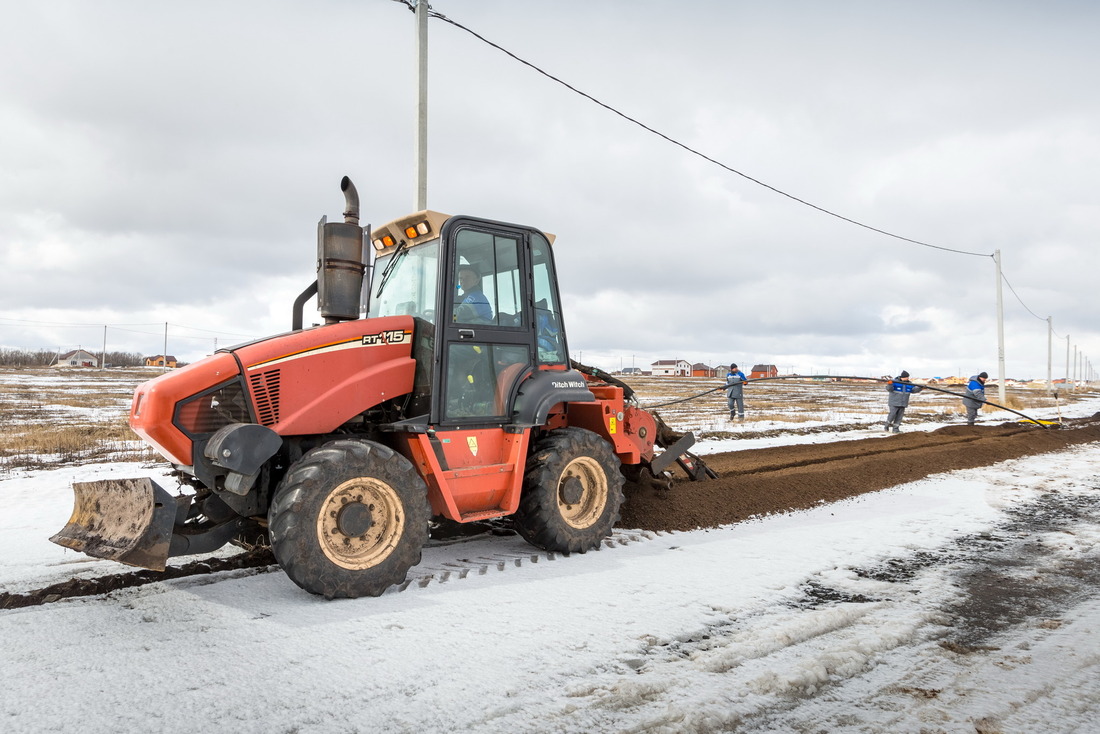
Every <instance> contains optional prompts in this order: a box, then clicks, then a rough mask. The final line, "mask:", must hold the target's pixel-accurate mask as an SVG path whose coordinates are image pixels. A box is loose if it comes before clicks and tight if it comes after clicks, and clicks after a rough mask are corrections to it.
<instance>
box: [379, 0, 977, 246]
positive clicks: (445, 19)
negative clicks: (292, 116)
mask: <svg viewBox="0 0 1100 734" xmlns="http://www.w3.org/2000/svg"><path fill="white" fill-rule="evenodd" d="M423 1H424V0H421V2H423ZM394 2H399V3H402V4H403V5H407V6H408V7H410V8H412V7H413V6H412V4H411V3H409V2H406V0H394ZM428 17H430V18H438V19H439V20H442V21H443V22H445V23H449V24H451V25H453V26H454V27H455V28H459V29H461V30H463V31H466V32H467V33H469V34H470V35H471V36H473V37H474V38H476V39H478V40H479V41H481V42H482V43H485V44H487V45H489V46H492V47H493V48H495V49H497V50H498V51H500V52H502V53H504V54H506V55H508V56H510V57H511V58H513V59H515V60H516V61H518V62H520V63H521V64H523V65H524V66H527V67H528V68H530V69H533V70H534V71H536V72H538V73H539V74H542V75H543V76H545V77H546V78H547V79H550V80H551V81H554V82H557V83H558V84H560V85H562V86H563V87H565V88H566V89H569V90H570V91H572V92H575V93H576V94H579V95H580V96H582V97H584V98H585V99H587V100H589V101H591V102H594V103H596V104H597V105H599V106H600V107H603V108H604V109H605V110H607V111H609V112H612V113H614V114H616V115H618V116H619V117H621V118H623V119H624V120H626V121H628V122H631V123H634V124H635V125H637V126H638V127H640V128H642V129H643V130H646V131H647V132H650V133H652V134H654V135H656V136H657V137H659V138H662V139H664V140H666V141H667V142H669V143H672V144H673V145H675V146H678V147H680V148H683V149H684V150H686V151H687V152H689V153H691V154H692V155H695V156H698V157H699V158H702V159H703V160H705V161H708V162H710V163H713V164H714V165H716V166H718V167H719V168H722V169H724V170H726V171H729V172H730V173H734V174H736V175H738V176H740V177H742V178H744V179H746V180H748V181H751V182H752V183H754V184H757V185H758V186H763V187H764V188H766V189H768V190H770V191H773V192H775V193H777V194H779V195H780V196H785V197H787V198H788V199H791V200H792V201H796V202H798V203H799V204H803V205H805V206H808V207H810V208H811V209H816V210H817V211H819V212H821V213H823V214H828V215H829V216H831V217H836V218H837V219H840V220H842V221H845V222H848V223H849V224H854V225H856V226H857V227H862V228H863V229H868V230H870V231H872V232H877V233H878V234H881V235H885V236H887V237H892V238H894V239H897V240H901V241H903V242H909V243H911V244H914V245H920V246H921V247H930V248H932V249H934V250H943V251H945V252H954V253H956V254H959V255H974V256H976V257H990V258H991V257H993V254H992V253H985V252H970V251H968V250H958V249H955V248H951V247H943V246H940V245H933V244H931V243H928V242H922V241H920V240H915V239H912V238H910V237H904V236H902V235H899V234H894V233H893V232H888V231H886V230H884V229H879V228H878V227H873V226H871V225H869V224H864V223H863V222H859V221H857V220H855V219H851V218H850V217H846V216H844V215H842V214H838V213H836V212H834V211H831V210H829V209H826V208H824V207H822V206H818V205H817V204H814V203H812V202H809V201H806V200H805V199H801V198H799V197H797V196H795V195H793V194H789V193H787V192H786V191H783V190H782V189H778V188H776V187H775V186H772V185H771V184H768V183H765V182H763V181H761V180H760V179H757V178H754V177H752V176H750V175H748V174H747V173H743V172H741V171H738V170H737V169H736V168H733V167H732V166H728V165H726V164H725V163H722V162H721V161H719V160H716V159H714V158H711V157H710V156H708V155H706V154H705V153H702V152H700V151H698V150H696V149H695V148H692V147H691V146H689V145H686V144H685V143H681V142H680V141H679V140H676V139H675V138H672V137H670V136H668V135H666V134H664V133H662V132H660V131H659V130H655V129H654V128H652V127H650V126H649V125H646V124H645V123H643V122H641V121H639V120H637V119H635V118H633V117H631V116H630V115H627V114H626V113H624V112H620V111H619V110H617V109H615V108H614V107H612V106H611V105H609V104H607V103H606V102H602V101H600V100H598V99H596V98H595V97H593V96H592V95H591V94H588V93H587V92H583V91H581V90H580V89H577V88H576V87H575V86H573V85H572V84H569V83H568V82H565V81H563V80H561V79H559V78H558V77H556V76H554V75H553V74H550V73H549V72H547V71H544V70H543V69H541V68H539V67H538V66H536V65H535V64H533V63H531V62H530V61H527V60H526V59H523V58H520V57H519V56H517V55H516V54H514V53H512V52H511V51H509V50H508V49H506V48H504V47H503V46H501V45H499V44H497V43H494V42H492V41H490V40H489V39H487V38H485V37H484V36H482V35H480V34H478V33H476V32H475V31H472V30H470V29H469V28H467V27H466V26H464V25H462V24H461V23H458V22H457V21H454V20H451V19H450V18H448V17H447V16H445V15H443V14H442V13H439V12H436V11H434V10H431V9H429V11H428Z"/></svg>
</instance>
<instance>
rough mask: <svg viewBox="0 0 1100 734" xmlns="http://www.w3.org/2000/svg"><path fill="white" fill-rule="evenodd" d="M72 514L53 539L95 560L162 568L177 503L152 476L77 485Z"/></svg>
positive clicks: (166, 558) (160, 569) (169, 541)
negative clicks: (100, 559) (150, 477)
mask: <svg viewBox="0 0 1100 734" xmlns="http://www.w3.org/2000/svg"><path fill="white" fill-rule="evenodd" d="M73 494H74V504H73V514H72V517H70V518H69V523H68V524H67V525H66V526H65V527H64V528H62V529H61V532H59V533H57V534H56V535H54V536H53V537H52V538H50V540H51V541H52V542H54V543H57V544H58V545H63V546H65V547H66V548H72V549H73V550H77V551H81V552H82V553H86V554H88V555H89V556H92V557H94V558H106V559H108V560H111V561H118V562H119V563H126V564H128V565H131V566H140V567H141V568H148V569H152V570H154V571H163V570H164V563H165V561H166V560H168V548H169V546H170V544H171V541H172V527H173V525H174V524H175V520H176V507H177V503H176V500H175V498H174V497H172V495H170V494H169V493H168V492H167V491H166V490H164V489H163V488H162V487H161V486H160V485H158V484H157V483H156V482H154V481H153V480H152V479H149V478H147V477H142V478H140V479H107V480H99V481H94V482H74V483H73Z"/></svg>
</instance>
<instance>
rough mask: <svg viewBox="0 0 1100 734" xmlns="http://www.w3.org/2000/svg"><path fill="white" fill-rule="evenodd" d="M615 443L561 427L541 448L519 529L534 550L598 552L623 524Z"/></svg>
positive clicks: (527, 478)
mask: <svg viewBox="0 0 1100 734" xmlns="http://www.w3.org/2000/svg"><path fill="white" fill-rule="evenodd" d="M619 464H620V462H619V458H618V457H617V456H615V453H614V452H613V451H612V450H611V446H610V444H608V442H607V441H605V440H604V439H603V438H601V437H600V436H598V435H596V434H595V433H593V432H591V431H588V430H585V429H583V428H560V429H558V430H555V431H550V432H549V433H546V434H544V435H543V436H542V437H541V438H540V439H539V440H538V441H537V442H536V444H535V447H534V450H533V451H532V452H531V455H530V457H529V459H528V463H527V470H526V472H525V473H524V477H523V495H522V497H521V498H520V503H519V509H518V510H517V512H516V515H515V527H516V530H517V531H518V532H519V534H520V535H521V536H523V538H524V539H525V540H526V541H527V542H528V543H530V544H531V545H533V546H535V547H537V548H542V549H543V550H548V551H556V552H559V553H583V552H584V551H587V550H592V549H593V548H598V547H599V545H600V543H601V542H602V541H603V539H604V538H606V537H608V536H609V535H611V530H612V528H614V527H615V523H617V522H618V521H619V508H620V507H621V506H622V503H623V482H624V479H623V475H622V473H621V472H620V471H619Z"/></svg>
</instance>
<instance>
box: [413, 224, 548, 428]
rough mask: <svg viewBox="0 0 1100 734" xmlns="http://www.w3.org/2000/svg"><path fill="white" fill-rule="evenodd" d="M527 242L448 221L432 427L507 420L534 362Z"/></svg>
mask: <svg viewBox="0 0 1100 734" xmlns="http://www.w3.org/2000/svg"><path fill="white" fill-rule="evenodd" d="M531 236H532V232H531V231H530V230H527V229H525V228H521V227H515V226H512V225H507V224H502V223H498V222H490V221H486V220H480V219H475V218H472V217H452V218H451V219H450V220H448V222H447V224H446V226H445V227H444V229H443V232H442V237H443V252H442V253H441V261H442V263H443V268H442V270H443V273H442V277H441V283H442V288H441V293H440V296H441V297H440V304H439V308H438V309H437V312H438V313H439V314H440V318H439V319H437V329H438V331H437V341H436V351H435V359H436V365H435V374H436V375H437V382H436V389H435V390H434V391H433V396H432V412H431V422H432V423H433V424H435V425H437V426H443V427H447V426H453V427H471V428H472V427H476V426H484V427H489V426H499V425H504V424H507V423H510V422H511V415H512V409H513V403H514V401H515V394H516V388H517V386H518V385H519V383H520V381H521V380H522V379H523V378H524V377H525V376H526V375H527V374H529V373H530V371H531V370H532V369H533V368H534V365H535V360H536V357H537V355H536V348H537V346H536V334H535V331H536V326H537V322H538V319H537V318H536V316H535V314H534V313H532V311H533V309H534V300H533V297H532V279H531V265H530V262H531V260H530V242H531ZM539 236H540V237H541V235H539Z"/></svg>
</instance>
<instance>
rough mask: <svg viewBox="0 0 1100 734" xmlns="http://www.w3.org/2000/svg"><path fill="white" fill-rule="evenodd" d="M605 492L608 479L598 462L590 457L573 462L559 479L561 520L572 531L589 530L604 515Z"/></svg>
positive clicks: (578, 458)
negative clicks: (578, 529)
mask: <svg viewBox="0 0 1100 734" xmlns="http://www.w3.org/2000/svg"><path fill="white" fill-rule="evenodd" d="M578 490H579V492H578ZM607 491H608V490H607V476H605V475H604V472H603V467H601V466H600V462H598V461H596V460H595V459H593V458H592V457H590V456H580V457H577V458H576V459H573V460H572V461H571V462H569V463H568V464H567V465H566V467H565V470H564V471H563V472H562V473H561V477H559V478H558V492H557V496H558V511H559V512H561V516H562V519H563V520H565V522H567V523H568V524H569V525H571V526H572V527H575V528H580V529H584V528H588V527H590V526H591V525H592V524H593V523H595V522H596V521H597V520H598V519H599V518H600V515H602V514H603V509H604V506H605V505H606V504H607ZM578 494H579V498H578ZM570 500H571V501H570Z"/></svg>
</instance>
